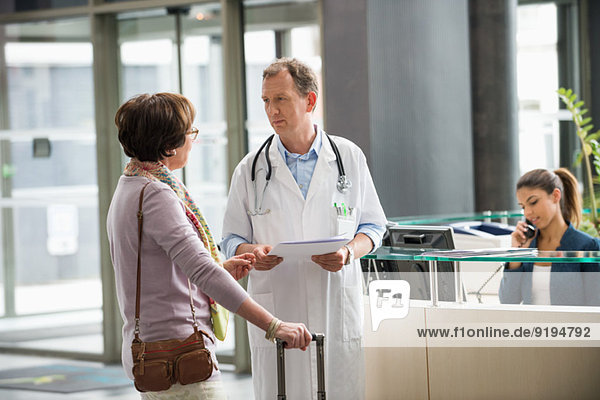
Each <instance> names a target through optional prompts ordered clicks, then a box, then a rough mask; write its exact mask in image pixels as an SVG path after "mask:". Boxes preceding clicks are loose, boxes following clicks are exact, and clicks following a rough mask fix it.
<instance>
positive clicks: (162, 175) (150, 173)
mask: <svg viewBox="0 0 600 400" xmlns="http://www.w3.org/2000/svg"><path fill="white" fill-rule="evenodd" d="M123 173H124V174H125V176H143V177H145V178H148V179H150V180H152V181H160V182H162V183H165V184H167V185H169V187H170V188H171V189H173V191H174V192H175V193H176V194H177V197H179V198H180V199H181V200H182V201H183V204H184V205H185V215H186V216H187V217H188V219H189V220H190V221H192V223H193V224H194V226H195V227H196V229H198V232H200V238H201V239H202V243H204V247H206V248H207V249H208V250H210V255H211V256H212V258H213V260H215V262H216V263H218V264H219V265H222V264H221V258H220V257H219V250H218V249H217V246H216V245H215V241H214V240H213V237H212V235H211V233H210V229H209V227H208V224H207V223H206V220H205V219H204V216H202V213H201V212H200V209H199V208H198V206H196V203H194V200H193V199H192V197H191V196H190V193H189V192H188V190H187V188H186V187H185V185H184V184H183V183H182V182H181V181H180V180H179V179H178V178H177V176H175V174H174V173H173V172H171V171H170V170H169V169H168V168H167V167H165V166H164V165H163V164H162V163H160V162H152V161H138V160H136V159H135V158H132V159H131V161H130V162H129V163H127V165H126V166H125V171H124V172H123Z"/></svg>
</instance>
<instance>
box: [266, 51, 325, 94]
mask: <svg viewBox="0 0 600 400" xmlns="http://www.w3.org/2000/svg"><path fill="white" fill-rule="evenodd" d="M283 70H288V72H289V73H290V75H291V76H292V79H293V80H294V84H295V85H296V90H297V91H298V93H300V94H301V95H303V96H306V95H307V94H309V93H310V92H315V94H316V95H317V97H318V96H319V86H318V85H317V75H316V74H315V72H314V71H313V70H312V68H311V67H309V66H308V65H306V64H305V63H303V62H302V61H300V60H298V59H296V58H288V57H283V58H279V59H277V60H275V61H274V62H273V63H271V65H269V66H268V67H267V68H265V70H264V71H263V80H264V79H265V78H267V77H269V78H270V77H272V76H275V75H277V74H278V73H280V72H281V71H283Z"/></svg>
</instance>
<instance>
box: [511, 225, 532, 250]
mask: <svg viewBox="0 0 600 400" xmlns="http://www.w3.org/2000/svg"><path fill="white" fill-rule="evenodd" d="M525 232H527V223H526V222H525V221H519V222H517V226H516V228H515V231H514V232H513V233H511V234H510V241H511V245H512V247H529V245H530V244H531V241H532V240H533V237H532V238H527V236H525ZM534 237H535V235H534Z"/></svg>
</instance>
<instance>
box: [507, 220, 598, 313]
mask: <svg viewBox="0 0 600 400" xmlns="http://www.w3.org/2000/svg"><path fill="white" fill-rule="evenodd" d="M537 239H538V238H537V236H536V237H535V238H534V239H533V240H532V241H531V244H530V245H529V247H530V248H537ZM561 250H564V251H569V250H582V251H598V250H600V242H599V241H598V239H597V238H593V237H591V236H590V235H588V234H586V233H584V232H581V231H579V230H577V229H575V228H574V227H573V225H571V224H570V223H569V227H568V228H567V230H566V231H565V233H564V234H563V236H562V238H561V240H560V245H559V246H558V247H557V248H556V251H561ZM533 273H535V272H533V263H530V262H524V263H522V264H521V266H520V267H519V268H514V269H509V268H504V275H503V276H502V281H501V282H500V290H499V292H498V296H499V297H500V303H502V304H519V303H521V302H523V304H532V299H533V294H532V276H531V275H532V274H533ZM550 303H551V304H552V305H572V306H600V264H598V263H561V262H555V263H552V266H551V267H550Z"/></svg>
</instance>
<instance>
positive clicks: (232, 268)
mask: <svg viewBox="0 0 600 400" xmlns="http://www.w3.org/2000/svg"><path fill="white" fill-rule="evenodd" d="M255 262H256V256H255V255H254V254H252V253H244V254H240V255H238V256H233V257H231V258H230V259H228V260H226V261H224V262H223V267H224V268H225V269H226V270H227V272H229V273H230V274H231V276H233V279H235V280H236V281H237V280H240V279H242V278H243V277H245V276H246V275H248V273H249V272H250V270H251V269H252V268H254V263H255Z"/></svg>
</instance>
